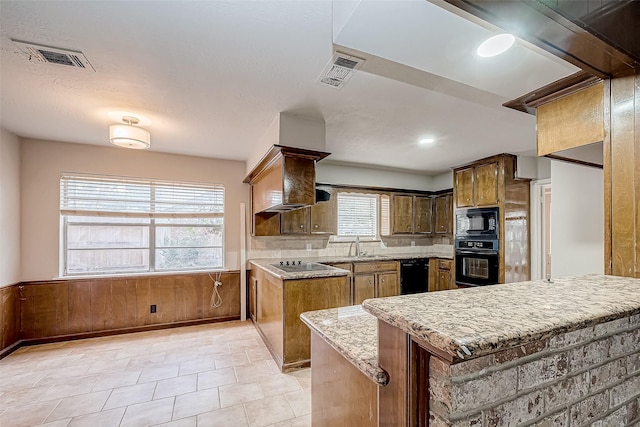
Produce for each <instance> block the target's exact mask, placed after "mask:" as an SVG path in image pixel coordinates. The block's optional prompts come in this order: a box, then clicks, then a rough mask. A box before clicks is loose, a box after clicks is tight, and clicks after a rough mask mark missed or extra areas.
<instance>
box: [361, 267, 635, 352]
mask: <svg viewBox="0 0 640 427" xmlns="http://www.w3.org/2000/svg"><path fill="white" fill-rule="evenodd" d="M363 306H364V309H365V310H367V311H368V312H370V313H372V314H373V315H374V316H376V317H378V318H380V319H381V320H383V321H385V322H387V323H389V324H391V325H393V326H396V327H398V328H400V329H402V330H403V331H405V332H407V333H408V334H410V335H412V336H413V337H414V338H416V340H417V341H423V342H425V343H427V344H429V345H431V346H433V347H435V348H437V349H440V350H442V351H444V352H446V353H448V354H449V355H451V356H452V357H453V359H454V360H460V359H471V358H475V357H479V356H482V355H485V354H489V353H493V352H495V351H497V350H502V349H506V348H510V347H514V346H517V345H522V344H525V343H527V342H531V341H535V340H538V339H544V338H547V337H550V336H553V335H556V334H559V333H562V332H568V331H572V330H577V329H581V328H585V327H589V326H592V325H595V324H598V323H603V322H607V321H610V320H615V319H618V318H622V317H627V316H632V315H636V314H638V313H640V279H633V278H624V277H614V276H602V275H588V276H580V277H569V278H562V279H554V281H553V283H547V282H546V281H543V280H540V281H532V282H521V283H511V284H507V285H494V286H485V287H478V288H470V289H461V290H455V291H445V292H433V293H424V294H416V295H406V296H400V297H390V298H381V299H371V300H366V301H365V302H364V303H363Z"/></svg>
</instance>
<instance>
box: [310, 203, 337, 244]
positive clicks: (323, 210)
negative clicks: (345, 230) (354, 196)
mask: <svg viewBox="0 0 640 427" xmlns="http://www.w3.org/2000/svg"><path fill="white" fill-rule="evenodd" d="M310 213H311V228H310V230H309V231H310V232H311V234H336V202H335V197H334V195H333V194H332V195H331V199H329V200H328V201H326V202H320V203H316V204H315V205H313V206H311V208H310Z"/></svg>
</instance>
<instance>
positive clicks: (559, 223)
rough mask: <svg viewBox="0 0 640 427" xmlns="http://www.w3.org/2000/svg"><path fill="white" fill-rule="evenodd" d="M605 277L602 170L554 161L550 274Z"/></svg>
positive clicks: (552, 162)
mask: <svg viewBox="0 0 640 427" xmlns="http://www.w3.org/2000/svg"><path fill="white" fill-rule="evenodd" d="M588 273H600V274H604V176H603V171H602V169H597V168H592V167H587V166H581V165H576V164H572V163H566V162H562V161H557V160H552V161H551V275H552V276H553V277H562V276H573V275H579V274H588Z"/></svg>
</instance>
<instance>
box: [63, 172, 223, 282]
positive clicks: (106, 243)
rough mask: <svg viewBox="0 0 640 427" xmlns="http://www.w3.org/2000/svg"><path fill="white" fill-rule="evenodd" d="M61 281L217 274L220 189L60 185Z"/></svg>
mask: <svg viewBox="0 0 640 427" xmlns="http://www.w3.org/2000/svg"><path fill="white" fill-rule="evenodd" d="M60 214H61V217H62V233H61V236H62V246H63V250H62V257H63V260H62V264H63V273H62V274H63V275H64V276H69V275H88V274H118V273H141V272H151V271H179V270H200V269H211V268H222V265H223V262H222V261H223V253H224V251H223V231H224V187H223V186H222V185H209V184H195V183H181V182H166V181H152V180H144V179H136V178H121V177H110V176H96V175H78V174H73V175H71V174H64V175H62V177H61V178H60Z"/></svg>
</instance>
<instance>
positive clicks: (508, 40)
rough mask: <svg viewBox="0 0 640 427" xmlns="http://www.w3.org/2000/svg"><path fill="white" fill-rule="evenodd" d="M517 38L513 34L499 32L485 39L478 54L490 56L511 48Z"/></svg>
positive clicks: (484, 56)
mask: <svg viewBox="0 0 640 427" xmlns="http://www.w3.org/2000/svg"><path fill="white" fill-rule="evenodd" d="M515 41H516V38H515V37H514V36H512V35H511V34H498V35H495V36H493V37H489V38H488V39H486V40H485V41H483V42H482V43H481V44H480V46H478V50H477V51H476V54H477V55H478V56H480V57H482V58H490V57H492V56H497V55H500V54H501V53H504V52H506V51H507V50H509V48H510V47H511V46H513V43H514V42H515Z"/></svg>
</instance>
